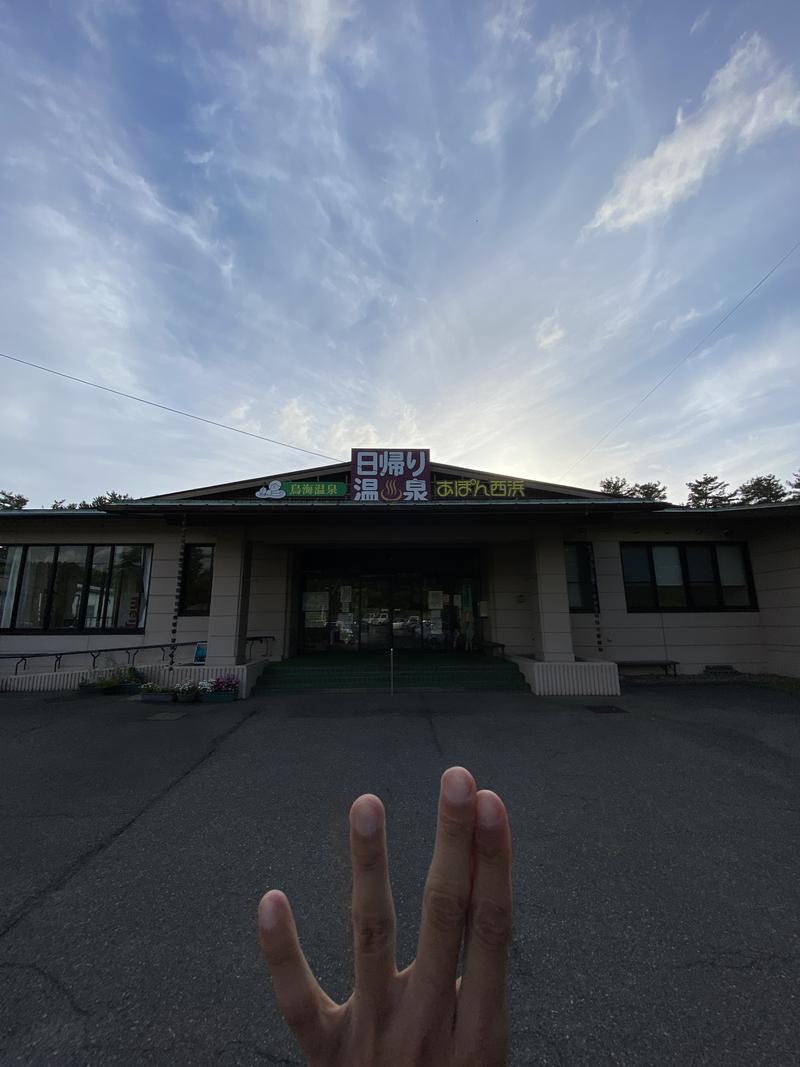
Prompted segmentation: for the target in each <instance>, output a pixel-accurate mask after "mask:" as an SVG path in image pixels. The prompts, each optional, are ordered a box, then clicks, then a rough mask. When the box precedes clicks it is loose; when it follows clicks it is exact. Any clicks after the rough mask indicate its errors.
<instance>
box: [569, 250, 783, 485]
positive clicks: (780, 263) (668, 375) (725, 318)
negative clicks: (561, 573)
mask: <svg viewBox="0 0 800 1067" xmlns="http://www.w3.org/2000/svg"><path fill="white" fill-rule="evenodd" d="M798 248H800V241H798V242H797V244H795V245H793V246H792V247H791V248H790V249H789V251H788V252H787V253H786V255H785V256H783V258H782V259H779V260H778V262H777V263H776V264H775V266H774V267H772V269H771V270H768V271H767V273H766V274H765V275H764V277H763V278H761V279H760V281H757V282H756V284H755V285H754V286H753V288H752V289H750V290H749V291H748V292H746V293H745V294H744V296H743V297H742V299H741V300H740V301H739V303H738V304H734V305H733V307H732V308H731V309H730V311H729V312H728V313H727V314H726V315H723V317H722V318H721V319H720V320H719V322H718V323H717V325H716V326H715V327H714V328H713V330H709V331H708V333H707V334H706V335H705V336H704V337H702V338H701V339H700V340H699V341H698V342H697V344H696V345H695V346H694V348H691V349H689V351H688V352H687V353H686V355H685V356H684V357H683V358H682V359H679V360H678V362H677V363H676V364H675V365H674V366H672V367H670V369H669V370H668V371H667V373H666V374H665V375H664V376H663V377H662V378H659V380H658V381H657V382H656V384H655V385H654V386H653V388H652V389H648V391H647V392H646V393H645V394H644V396H643V397H641V398H640V399H639V400H637V401H636V403H635V404H634V405H633V407H632V408H631V409H630V411H626V412H625V414H624V415H623V416H622V418H621V419H618V420H617V421H616V422H615V423H614V425H613V426H612V427H611V429H610V430H606V432H605V433H604V434H603V436H602V437H599V438H598V439H597V440H596V441H595V443H594V444H593V445H592V447H591V448H590V449H589V450H588V452H584V453H583V455H582V456H581V457H580V458H579V459H576V460H575V462H574V463H572V464H571V465H570V466H569V467H567V469H566V470H565V471H564V473H563V474H561V475H560V476H559V481H561V479H562V478H563V477H564V476H565V475H567V474H569V472H570V471H571V470H573V469H574V468H575V467H577V466H578V464H579V463H583V461H584V460H585V459H586V457H587V456H590V455H591V454H592V452H594V450H595V449H596V448H597V447H598V446H599V445H601V444H602V443H603V441H605V439H606V438H607V437H610V436H611V434H612V433H613V432H614V431H615V430H618V429H619V427H620V426H621V425H622V424H623V422H625V421H626V420H627V419H629V418H630V417H631V415H632V414H633V413H634V411H638V410H639V408H640V407H641V406H642V404H643V403H644V402H645V400H649V398H650V397H651V396H652V395H653V393H654V392H655V391H656V389H658V388H660V386H662V385H663V384H664V382H665V381H666V380H667V378H671V377H672V375H673V374H674V373H675V371H676V370H677V369H678V368H679V367H682V366H683V364H684V363H685V362H686V360H687V359H689V358H690V357H691V356H693V355H694V354H695V352H696V351H697V350H698V349H699V348H702V346H703V345H704V344H705V343H706V341H707V340H708V339H709V337H712V336H713V335H714V334H715V333H716V332H717V330H718V329H719V328H720V326H723V325H724V324H725V323H726V322H727V321H728V319H729V318H730V317H731V315H733V314H734V313H735V312H737V311H738V310H739V308H740V307H741V306H742V304H744V303H745V301H746V300H749V299H750V297H751V296H752V295H753V293H754V292H755V291H756V290H757V289H760V288H761V286H762V285H763V284H764V282H765V281H767V279H768V278H771V277H772V275H773V274H774V273H775V271H776V270H777V269H778V268H779V267H782V266H783V264H784V263H785V262H786V260H787V259H788V258H789V257H790V256H791V255H793V254H794V253H795V252H796V251H797V249H798Z"/></svg>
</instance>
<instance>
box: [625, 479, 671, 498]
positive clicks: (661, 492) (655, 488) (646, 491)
mask: <svg viewBox="0 0 800 1067" xmlns="http://www.w3.org/2000/svg"><path fill="white" fill-rule="evenodd" d="M628 496H638V497H641V499H642V500H666V499H667V487H666V486H665V485H662V484H661V482H637V483H636V485H632V486H631V487H630V491H629V493H628Z"/></svg>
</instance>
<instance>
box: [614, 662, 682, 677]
mask: <svg viewBox="0 0 800 1067" xmlns="http://www.w3.org/2000/svg"><path fill="white" fill-rule="evenodd" d="M616 663H617V666H618V667H619V668H620V669H621V670H624V669H625V668H626V667H660V668H661V669H662V670H663V672H664V674H665V676H666V675H669V674H670V673H671V674H672V677H673V678H677V677H678V661H677V660H676V659H620V660H617V661H616Z"/></svg>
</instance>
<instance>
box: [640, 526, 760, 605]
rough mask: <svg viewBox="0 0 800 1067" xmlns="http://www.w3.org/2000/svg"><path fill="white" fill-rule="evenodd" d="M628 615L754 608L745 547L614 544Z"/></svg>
mask: <svg viewBox="0 0 800 1067" xmlns="http://www.w3.org/2000/svg"><path fill="white" fill-rule="evenodd" d="M620 551H621V553H622V572H623V577H624V580H625V599H626V601H627V605H628V611H732V610H733V611H735V610H739V611H742V610H748V609H750V610H754V609H755V608H756V606H757V605H756V597H755V590H754V589H753V582H752V578H751V576H750V566H749V562H748V559H747V547H746V546H745V545H743V544H731V543H726V544H713V543H708V542H704V541H689V542H685V543H680V544H646V543H643V542H629V543H627V544H622V545H620Z"/></svg>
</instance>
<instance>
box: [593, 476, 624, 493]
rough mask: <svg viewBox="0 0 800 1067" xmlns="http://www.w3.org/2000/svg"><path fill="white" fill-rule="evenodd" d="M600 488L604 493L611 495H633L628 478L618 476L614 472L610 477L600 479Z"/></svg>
mask: <svg viewBox="0 0 800 1067" xmlns="http://www.w3.org/2000/svg"><path fill="white" fill-rule="evenodd" d="M600 489H601V490H602V491H603V492H604V493H608V495H609V496H630V495H631V486H630V485H629V484H628V479H627V478H618V477H617V476H616V475H613V474H612V475H611V477H609V478H601V479H600Z"/></svg>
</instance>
